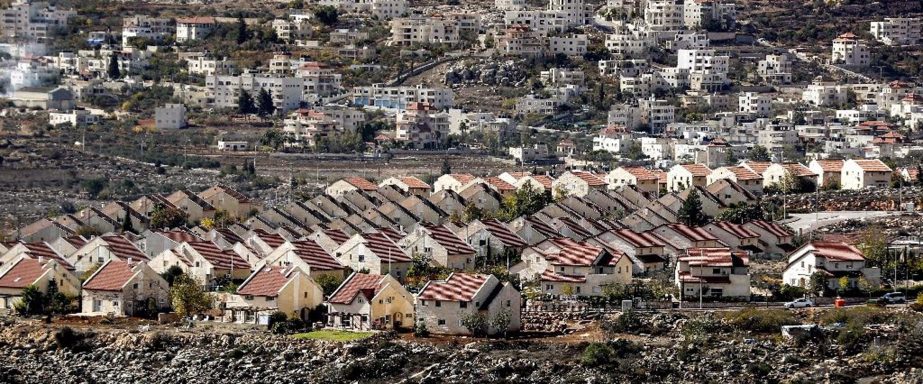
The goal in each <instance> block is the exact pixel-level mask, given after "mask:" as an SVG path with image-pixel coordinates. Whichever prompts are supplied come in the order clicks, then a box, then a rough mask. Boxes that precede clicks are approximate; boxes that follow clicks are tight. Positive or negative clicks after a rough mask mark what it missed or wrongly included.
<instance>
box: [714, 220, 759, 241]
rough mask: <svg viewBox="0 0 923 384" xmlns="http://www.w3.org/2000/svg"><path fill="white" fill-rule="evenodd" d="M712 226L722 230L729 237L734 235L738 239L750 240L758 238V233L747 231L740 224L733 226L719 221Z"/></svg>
mask: <svg viewBox="0 0 923 384" xmlns="http://www.w3.org/2000/svg"><path fill="white" fill-rule="evenodd" d="M714 225H715V226H716V227H718V228H721V229H723V230H724V231H725V232H727V233H730V234H731V235H734V236H735V237H737V238H738V239H752V238H757V237H760V235H759V234H758V233H756V232H753V231H751V230H749V229H747V228H746V227H744V226H743V225H741V224H735V223H732V222H730V221H719V222H717V223H714Z"/></svg>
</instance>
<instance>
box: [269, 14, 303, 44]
mask: <svg viewBox="0 0 923 384" xmlns="http://www.w3.org/2000/svg"><path fill="white" fill-rule="evenodd" d="M311 27H312V26H311V23H310V22H309V21H307V20H303V19H293V18H288V19H275V20H273V21H272V30H273V31H275V32H276V37H278V38H279V40H282V41H287V42H289V43H291V44H296V45H302V44H303V43H299V42H302V41H303V40H304V39H305V38H306V37H307V36H308V35H309V34H310V32H311Z"/></svg>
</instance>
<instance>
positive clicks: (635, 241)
mask: <svg viewBox="0 0 923 384" xmlns="http://www.w3.org/2000/svg"><path fill="white" fill-rule="evenodd" d="M612 233H613V234H615V235H616V236H618V237H620V238H622V239H624V240H625V241H627V242H629V243H631V245H633V246H635V247H638V248H648V247H663V246H665V245H666V244H664V242H663V241H662V240H661V239H660V238H659V237H657V236H654V235H652V234H650V233H647V232H635V231H633V230H631V229H628V228H626V229H619V230H615V231H612Z"/></svg>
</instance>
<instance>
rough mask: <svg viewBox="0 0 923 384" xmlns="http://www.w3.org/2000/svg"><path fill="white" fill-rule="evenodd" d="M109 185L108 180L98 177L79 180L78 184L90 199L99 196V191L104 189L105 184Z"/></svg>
mask: <svg viewBox="0 0 923 384" xmlns="http://www.w3.org/2000/svg"><path fill="white" fill-rule="evenodd" d="M107 185H109V181H108V180H107V179H106V178H103V177H100V178H96V179H87V180H83V181H81V182H80V186H81V187H82V188H83V190H84V191H86V193H87V194H88V195H90V198H91V199H96V197H97V196H99V193H100V192H102V191H103V189H106V186H107Z"/></svg>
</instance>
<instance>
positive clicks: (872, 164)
mask: <svg viewBox="0 0 923 384" xmlns="http://www.w3.org/2000/svg"><path fill="white" fill-rule="evenodd" d="M852 161H855V162H856V165H858V166H859V168H862V170H863V171H864V172H892V171H891V167H888V166H887V165H886V164H885V163H884V162H882V161H881V160H878V159H871V160H852Z"/></svg>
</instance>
